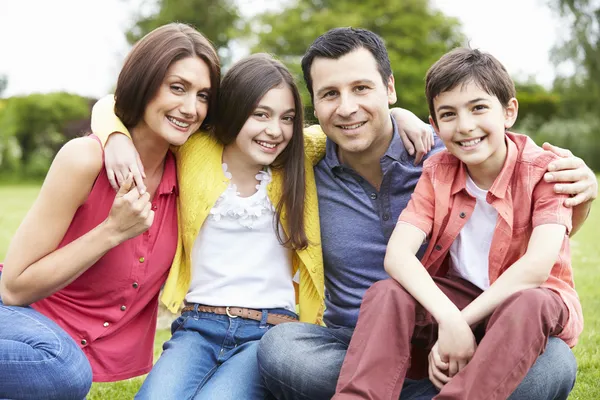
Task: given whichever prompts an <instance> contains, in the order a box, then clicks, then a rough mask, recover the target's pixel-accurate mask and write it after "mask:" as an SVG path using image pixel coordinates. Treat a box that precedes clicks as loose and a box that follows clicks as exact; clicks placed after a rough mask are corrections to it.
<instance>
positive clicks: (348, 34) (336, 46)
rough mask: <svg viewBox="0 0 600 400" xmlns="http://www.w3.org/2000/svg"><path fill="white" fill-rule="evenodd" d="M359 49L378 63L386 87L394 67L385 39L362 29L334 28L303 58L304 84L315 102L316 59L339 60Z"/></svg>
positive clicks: (319, 39)
mask: <svg viewBox="0 0 600 400" xmlns="http://www.w3.org/2000/svg"><path fill="white" fill-rule="evenodd" d="M359 48H365V49H367V50H369V52H370V53H371V54H372V55H373V58H375V61H377V70H378V71H379V74H380V75H381V80H382V81H383V84H384V85H387V83H388V80H389V78H390V76H391V75H392V67H391V66H390V59H389V57H388V52H387V49H386V48H385V44H384V43H383V39H381V37H379V35H377V34H375V33H373V32H371V31H368V30H366V29H360V28H334V29H331V30H329V31H327V32H325V33H324V34H322V35H321V36H319V37H318V38H317V39H316V40H315V41H314V42H313V43H312V44H311V45H310V47H309V48H308V50H306V53H305V54H304V56H303V57H302V73H303V74H304V82H306V87H307V88H308V92H309V93H310V98H311V100H313V101H314V94H313V87H312V78H311V76H310V68H311V66H312V63H313V61H314V60H315V58H316V57H323V58H331V59H338V58H340V57H343V56H345V55H346V54H348V53H351V52H353V51H354V50H357V49H359Z"/></svg>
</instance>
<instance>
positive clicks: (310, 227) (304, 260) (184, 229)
mask: <svg viewBox="0 0 600 400" xmlns="http://www.w3.org/2000/svg"><path fill="white" fill-rule="evenodd" d="M113 110H114V100H113V98H112V96H110V95H109V96H107V97H105V98H103V99H101V100H100V101H99V102H98V103H97V104H96V105H95V106H94V110H93V113H92V130H93V132H94V133H95V134H96V135H97V136H98V137H99V138H100V140H101V141H102V143H103V145H104V143H105V142H106V140H107V139H108V136H109V135H110V134H111V133H113V132H122V133H124V134H126V135H128V131H127V129H126V128H125V126H124V125H123V124H122V123H121V121H120V120H119V119H118V118H117V117H116V116H115V115H114V111H113ZM128 136H129V135H128ZM173 150H174V151H175V153H176V159H177V178H178V183H179V212H178V222H179V224H178V225H179V235H178V241H177V251H176V253H175V258H174V259H173V264H172V265H171V270H170V272H169V277H168V278H167V281H166V283H165V286H164V289H163V293H162V296H161V301H162V302H163V303H164V304H165V305H166V306H167V307H168V308H169V310H171V311H172V312H174V313H177V312H178V310H179V307H180V306H181V304H182V302H183V300H184V298H185V295H186V293H187V292H188V290H189V287H190V283H191V251H192V247H193V245H194V241H195V240H196V237H197V236H198V233H199V231H200V228H201V227H202V224H203V223H204V221H205V220H206V217H207V216H208V215H209V213H210V210H211V208H212V207H213V206H214V204H215V203H216V201H217V199H218V198H219V196H220V195H221V194H222V193H223V192H224V191H225V189H226V188H227V185H228V179H227V178H226V177H225V175H224V174H223V170H222V167H221V164H222V154H223V145H222V144H220V143H219V142H218V141H217V140H216V139H215V138H214V137H213V136H212V135H210V134H208V133H203V132H198V133H195V134H193V135H192V136H191V137H190V138H189V139H188V141H187V142H186V143H185V144H184V145H182V146H181V147H179V148H174V149H173ZM324 151H325V137H324V135H323V133H322V131H320V129H315V128H313V129H307V130H306V132H305V154H306V159H305V162H306V163H305V172H306V199H305V212H304V223H305V229H306V235H307V237H308V241H309V246H308V247H307V248H306V249H304V250H298V251H294V254H293V257H292V266H293V274H296V272H297V271H298V270H300V284H299V285H298V286H297V287H296V298H297V299H298V308H299V315H300V320H301V321H303V322H310V323H321V322H322V321H321V318H322V314H323V311H324V290H325V288H324V278H323V255H322V251H321V233H320V227H319V208H318V201H317V187H316V184H315V176H314V171H313V165H314V164H316V163H317V162H318V160H319V159H320V158H322V157H323V154H324ZM272 173H273V177H272V180H271V182H270V183H269V185H268V186H267V192H268V196H269V199H270V200H271V202H272V203H273V204H277V203H278V202H279V199H280V198H281V194H282V190H283V173H282V171H281V170H278V169H273V170H272ZM281 221H282V225H283V228H284V231H286V233H287V232H288V228H287V224H286V212H285V209H284V210H282V215H281ZM295 286H296V285H295Z"/></svg>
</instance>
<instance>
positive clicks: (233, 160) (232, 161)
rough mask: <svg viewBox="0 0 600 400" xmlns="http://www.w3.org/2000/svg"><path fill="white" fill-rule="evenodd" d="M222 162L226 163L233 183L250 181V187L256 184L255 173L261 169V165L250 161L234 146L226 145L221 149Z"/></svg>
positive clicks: (238, 183)
mask: <svg viewBox="0 0 600 400" xmlns="http://www.w3.org/2000/svg"><path fill="white" fill-rule="evenodd" d="M223 162H224V163H225V164H227V171H229V172H231V175H232V176H233V179H232V181H233V183H235V184H236V185H238V186H239V185H240V184H243V183H250V184H251V185H252V187H254V185H255V184H256V183H255V182H256V174H258V172H259V171H261V170H262V169H263V167H264V166H263V165H259V164H255V163H250V162H248V161H247V160H246V157H245V155H244V154H241V152H239V151H238V150H237V148H236V147H235V146H232V145H227V146H225V148H224V149H223Z"/></svg>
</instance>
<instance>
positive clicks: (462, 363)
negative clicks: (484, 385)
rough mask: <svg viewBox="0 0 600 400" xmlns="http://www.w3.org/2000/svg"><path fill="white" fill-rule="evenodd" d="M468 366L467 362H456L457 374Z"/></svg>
mask: <svg viewBox="0 0 600 400" xmlns="http://www.w3.org/2000/svg"><path fill="white" fill-rule="evenodd" d="M467 364H468V361H467V360H458V372H460V371H462V370H463V368H464V367H466V366H467Z"/></svg>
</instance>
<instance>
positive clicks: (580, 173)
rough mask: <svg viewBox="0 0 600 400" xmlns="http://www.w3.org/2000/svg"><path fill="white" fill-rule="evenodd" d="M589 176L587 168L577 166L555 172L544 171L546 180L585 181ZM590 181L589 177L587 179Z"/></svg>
mask: <svg viewBox="0 0 600 400" xmlns="http://www.w3.org/2000/svg"><path fill="white" fill-rule="evenodd" d="M588 178H590V176H589V172H588V171H587V168H578V169H567V170H562V171H555V172H546V173H545V174H544V180H545V181H546V182H566V183H571V182H577V181H585V180H588ZM589 180H590V181H591V179H589Z"/></svg>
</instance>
